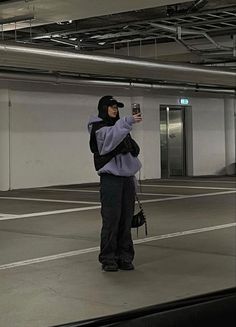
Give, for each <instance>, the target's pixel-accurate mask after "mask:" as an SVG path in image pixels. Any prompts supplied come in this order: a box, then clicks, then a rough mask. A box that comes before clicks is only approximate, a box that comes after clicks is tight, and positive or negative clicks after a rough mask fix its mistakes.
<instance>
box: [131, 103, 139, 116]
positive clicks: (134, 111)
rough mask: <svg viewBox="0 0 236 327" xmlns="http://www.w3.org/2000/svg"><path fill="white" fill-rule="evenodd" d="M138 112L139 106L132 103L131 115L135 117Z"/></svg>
mask: <svg viewBox="0 0 236 327" xmlns="http://www.w3.org/2000/svg"><path fill="white" fill-rule="evenodd" d="M140 112H141V111H140V104H139V103H132V114H133V115H136V114H139V113H140Z"/></svg>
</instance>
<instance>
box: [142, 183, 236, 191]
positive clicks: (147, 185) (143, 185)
mask: <svg viewBox="0 0 236 327" xmlns="http://www.w3.org/2000/svg"><path fill="white" fill-rule="evenodd" d="M141 187H163V188H193V189H203V190H236V188H235V187H210V186H209V187H207V186H206V187H205V186H186V185H162V184H142V185H141Z"/></svg>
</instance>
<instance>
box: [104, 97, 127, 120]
mask: <svg viewBox="0 0 236 327" xmlns="http://www.w3.org/2000/svg"><path fill="white" fill-rule="evenodd" d="M114 105H116V106H117V107H118V108H123V107H124V104H123V103H122V102H118V101H117V100H116V99H114V98H113V96H112V95H105V96H103V97H102V98H101V99H100V100H99V102H98V117H100V118H101V119H102V120H104V121H106V122H107V123H109V124H112V125H113V124H114V123H115V122H116V121H117V120H118V119H120V115H119V111H118V113H117V116H116V118H111V117H109V116H108V107H109V106H114Z"/></svg>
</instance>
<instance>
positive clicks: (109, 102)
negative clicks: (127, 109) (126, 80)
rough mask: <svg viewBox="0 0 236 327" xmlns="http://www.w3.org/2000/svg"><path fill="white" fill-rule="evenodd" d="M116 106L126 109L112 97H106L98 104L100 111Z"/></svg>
mask: <svg viewBox="0 0 236 327" xmlns="http://www.w3.org/2000/svg"><path fill="white" fill-rule="evenodd" d="M114 105H116V106H117V107H118V108H124V103H122V102H119V101H117V100H116V99H114V98H113V96H112V95H105V96H103V97H102V98H101V99H100V100H99V102H98V110H101V109H102V108H104V107H106V108H108V107H109V106H114Z"/></svg>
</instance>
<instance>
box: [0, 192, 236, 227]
mask: <svg viewBox="0 0 236 327" xmlns="http://www.w3.org/2000/svg"><path fill="white" fill-rule="evenodd" d="M233 193H236V190H235V191H225V192H215V193H205V194H194V195H186V196H176V197H171V198H165V199H152V200H141V201H140V202H141V203H152V202H162V201H177V200H183V199H188V198H200V197H206V196H217V195H226V194H233ZM136 203H137V202H136ZM100 208H101V206H100V205H99V206H96V205H94V206H92V207H83V208H73V209H63V210H54V211H44V212H34V213H28V214H22V215H17V216H9V217H0V221H1V220H11V219H23V218H32V217H40V216H49V215H58V214H61V213H69V212H77V211H87V210H94V209H100Z"/></svg>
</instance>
